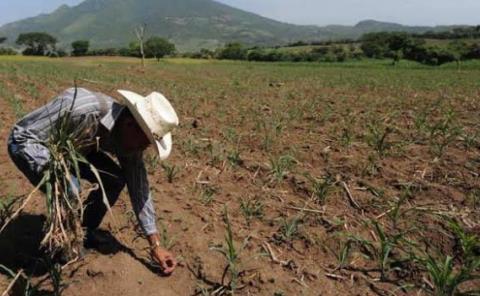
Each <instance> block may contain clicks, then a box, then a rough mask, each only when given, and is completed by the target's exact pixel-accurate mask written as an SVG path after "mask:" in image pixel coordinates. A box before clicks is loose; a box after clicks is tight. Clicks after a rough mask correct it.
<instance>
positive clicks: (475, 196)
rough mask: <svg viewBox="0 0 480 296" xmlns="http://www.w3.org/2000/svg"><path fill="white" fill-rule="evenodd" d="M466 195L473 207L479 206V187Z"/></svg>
mask: <svg viewBox="0 0 480 296" xmlns="http://www.w3.org/2000/svg"><path fill="white" fill-rule="evenodd" d="M467 197H468V201H469V203H470V204H471V205H472V208H473V209H475V210H476V209H478V208H480V189H472V190H471V191H470V192H469V193H468V196H467Z"/></svg>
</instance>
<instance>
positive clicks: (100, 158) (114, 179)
mask: <svg viewBox="0 0 480 296" xmlns="http://www.w3.org/2000/svg"><path fill="white" fill-rule="evenodd" d="M18 148H19V147H18V146H17V145H15V143H14V142H10V143H9V145H8V152H9V155H10V158H11V159H12V161H13V162H14V163H15V165H16V166H17V168H18V169H19V170H20V171H21V172H22V173H23V174H24V175H25V176H26V177H27V178H28V179H29V180H30V182H31V183H32V184H33V185H34V186H37V185H38V184H39V183H40V181H41V180H42V178H43V175H41V174H38V173H37V172H36V171H35V170H34V169H33V168H32V166H31V163H32V160H31V159H30V160H26V159H25V158H24V157H22V155H24V154H23V153H18V152H19V151H18ZM86 159H87V160H88V161H89V162H90V163H91V164H92V165H93V166H94V167H95V168H97V170H98V172H99V175H100V179H101V180H102V183H103V187H104V189H105V193H106V195H107V198H108V202H109V204H110V206H113V205H114V204H115V202H116V201H117V200H118V197H119V196H120V193H121V192H122V190H123V188H124V187H125V178H124V177H123V173H122V169H121V168H120V166H119V165H117V164H116V163H115V162H114V161H113V160H112V158H111V157H110V156H108V155H107V154H105V153H104V152H94V153H90V154H88V155H87V156H86ZM80 176H81V178H82V179H85V180H87V181H89V182H90V183H98V181H97V178H96V177H95V175H94V173H93V172H92V170H91V169H90V167H89V166H87V165H85V164H80ZM72 177H73V176H72ZM73 182H74V183H76V184H73V186H77V187H79V186H80V184H79V182H78V180H77V178H75V177H74V180H73ZM41 189H42V191H44V188H41ZM44 192H45V191H44ZM106 212H107V207H106V206H105V204H104V202H103V195H102V190H101V189H100V188H98V189H97V190H95V191H92V192H91V193H90V194H89V196H88V198H87V201H86V203H85V211H84V215H83V223H82V225H83V226H84V227H86V228H87V230H94V229H96V228H98V226H99V225H100V223H101V222H102V220H103V217H104V216H105V214H106Z"/></svg>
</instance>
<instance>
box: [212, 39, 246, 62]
mask: <svg viewBox="0 0 480 296" xmlns="http://www.w3.org/2000/svg"><path fill="white" fill-rule="evenodd" d="M218 57H219V58H220V59H224V60H245V59H246V57H247V50H246V49H245V48H244V47H243V45H242V44H241V43H238V42H235V43H228V44H227V45H225V47H224V48H223V49H222V50H220V53H219V55H218Z"/></svg>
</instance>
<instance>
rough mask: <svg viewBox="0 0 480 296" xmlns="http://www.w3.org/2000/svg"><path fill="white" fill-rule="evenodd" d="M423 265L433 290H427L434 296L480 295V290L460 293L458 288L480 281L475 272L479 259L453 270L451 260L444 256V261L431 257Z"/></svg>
mask: <svg viewBox="0 0 480 296" xmlns="http://www.w3.org/2000/svg"><path fill="white" fill-rule="evenodd" d="M423 264H424V266H425V268H426V270H427V272H428V275H429V276H430V278H431V280H432V284H433V289H432V290H429V291H428V292H430V293H431V294H432V295H435V296H455V295H480V290H479V289H476V290H473V291H462V293H460V292H459V291H458V290H459V286H460V285H461V284H463V283H466V282H469V281H473V280H477V279H480V276H478V274H475V270H476V269H478V268H479V267H480V258H478V257H477V258H476V259H475V260H473V261H471V262H468V264H466V265H463V266H461V267H460V269H459V270H458V269H455V268H454V264H453V258H452V257H450V256H446V257H445V258H444V259H439V260H437V259H435V258H433V257H432V256H430V255H428V257H427V258H426V259H425V260H423Z"/></svg>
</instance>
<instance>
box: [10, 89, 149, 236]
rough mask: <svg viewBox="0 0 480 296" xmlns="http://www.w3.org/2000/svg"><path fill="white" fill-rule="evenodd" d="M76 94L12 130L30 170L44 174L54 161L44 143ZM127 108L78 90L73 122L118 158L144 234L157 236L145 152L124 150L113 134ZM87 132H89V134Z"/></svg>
mask: <svg viewBox="0 0 480 296" xmlns="http://www.w3.org/2000/svg"><path fill="white" fill-rule="evenodd" d="M74 93H75V89H74V88H70V89H67V90H66V91H65V92H63V93H62V94H61V95H59V96H57V97H56V98H55V99H54V100H52V101H51V102H50V103H48V104H47V105H44V106H42V107H40V108H39V109H37V110H34V111H33V112H31V113H30V114H28V115H26V116H25V117H24V118H23V119H21V120H20V121H19V122H18V123H17V124H16V125H15V126H14V128H13V130H12V135H11V137H12V138H13V139H14V140H15V142H16V143H19V144H20V145H21V146H22V147H23V149H21V150H20V152H19V153H23V154H25V155H22V156H23V157H24V159H26V160H27V161H28V165H29V166H30V169H31V170H32V171H34V172H36V173H37V174H41V173H42V171H43V170H44V168H45V166H46V165H47V164H48V162H49V161H50V153H49V151H48V149H47V148H46V147H45V146H44V145H42V142H45V141H46V140H47V139H48V136H49V133H50V131H51V130H52V128H55V124H56V121H57V120H58V118H59V116H62V115H63V114H65V112H67V111H68V110H69V109H70V108H71V105H72V102H73V98H74ZM124 108H125V107H124V106H123V105H120V104H118V103H116V102H115V101H114V100H113V99H112V98H111V97H109V96H107V95H105V94H102V93H96V92H91V91H89V90H87V89H84V88H78V89H77V96H76V99H75V104H74V106H73V109H72V113H71V120H73V122H74V124H75V126H76V131H78V132H79V134H81V135H82V136H83V137H88V138H89V139H85V140H87V141H88V140H92V141H96V139H98V144H99V147H98V148H100V149H101V150H102V151H106V152H109V153H112V154H114V155H115V156H116V157H117V159H118V161H119V164H120V166H121V167H122V168H123V171H124V174H125V176H124V177H125V180H126V183H127V187H128V192H129V194H130V200H131V202H132V206H133V210H134V212H135V214H136V216H137V218H138V220H139V222H140V225H141V227H142V229H143V231H144V232H145V234H147V235H149V234H153V233H157V227H156V222H155V221H156V218H155V208H154V206H153V202H152V197H151V194H150V190H149V183H148V178H147V172H146V169H145V164H144V162H143V157H142V156H143V151H138V152H134V153H126V152H125V151H122V148H121V145H119V144H118V139H117V136H116V135H115V133H114V132H113V130H114V129H113V127H114V126H115V122H116V120H117V119H118V117H119V116H120V114H121V112H122V110H123V109H124ZM101 126H102V128H101ZM85 131H89V132H87V133H85ZM89 149H90V150H91V149H96V148H95V145H93V146H91V147H90V148H86V149H85V151H82V152H83V153H85V154H86V153H89V152H91V151H90V150H89Z"/></svg>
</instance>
